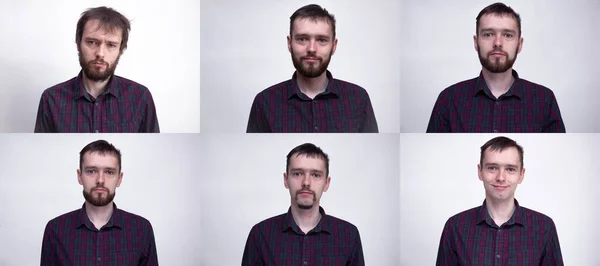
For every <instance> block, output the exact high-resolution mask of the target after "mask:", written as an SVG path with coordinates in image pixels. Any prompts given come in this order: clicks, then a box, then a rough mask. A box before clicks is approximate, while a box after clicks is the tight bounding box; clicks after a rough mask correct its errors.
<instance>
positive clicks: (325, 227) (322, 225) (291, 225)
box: [281, 206, 332, 234]
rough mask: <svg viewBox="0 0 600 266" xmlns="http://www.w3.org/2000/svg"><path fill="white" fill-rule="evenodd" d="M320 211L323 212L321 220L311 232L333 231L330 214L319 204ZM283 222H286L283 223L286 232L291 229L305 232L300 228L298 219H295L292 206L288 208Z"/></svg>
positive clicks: (299, 232) (283, 230)
mask: <svg viewBox="0 0 600 266" xmlns="http://www.w3.org/2000/svg"><path fill="white" fill-rule="evenodd" d="M319 213H321V220H320V221H319V223H317V226H315V228H313V229H312V230H310V232H309V233H319V232H321V231H323V232H327V233H331V232H332V225H331V220H330V218H329V216H327V215H326V214H325V209H323V207H321V206H319ZM283 223H284V224H283V226H282V230H281V231H282V232H285V231H287V230H290V229H291V230H293V231H294V232H296V233H298V234H303V233H302V230H300V227H299V226H298V225H297V224H296V221H294V216H293V215H292V207H290V208H288V212H287V213H286V214H285V216H284V218H283Z"/></svg>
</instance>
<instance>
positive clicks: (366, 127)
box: [360, 94, 379, 133]
mask: <svg viewBox="0 0 600 266" xmlns="http://www.w3.org/2000/svg"><path fill="white" fill-rule="evenodd" d="M365 102H366V104H365V118H364V120H363V123H362V125H361V126H360V132H361V133H379V127H378V126H377V119H375V112H374V111H373V105H372V104H371V98H370V97H369V95H368V94H367V95H365Z"/></svg>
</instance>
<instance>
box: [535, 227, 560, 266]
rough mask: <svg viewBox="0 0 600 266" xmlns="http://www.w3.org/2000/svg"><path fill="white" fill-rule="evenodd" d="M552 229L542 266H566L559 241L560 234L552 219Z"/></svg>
mask: <svg viewBox="0 0 600 266" xmlns="http://www.w3.org/2000/svg"><path fill="white" fill-rule="evenodd" d="M549 227H550V230H549V234H548V241H547V242H546V246H545V248H544V252H543V254H544V255H543V257H542V263H541V264H540V265H542V266H564V265H565V264H564V263H563V259H562V252H561V251H560V243H559V241H558V234H557V232H556V226H555V225H554V222H553V221H552V220H550V226H549Z"/></svg>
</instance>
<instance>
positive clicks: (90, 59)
mask: <svg viewBox="0 0 600 266" xmlns="http://www.w3.org/2000/svg"><path fill="white" fill-rule="evenodd" d="M99 23H100V21H99V20H97V19H92V20H89V21H88V22H87V23H86V24H85V26H84V29H83V35H82V37H81V44H79V45H78V47H77V49H78V51H79V64H80V65H81V68H83V73H84V74H85V75H86V77H87V78H88V79H90V80H92V81H104V80H107V79H108V78H110V77H111V76H112V75H113V74H114V73H115V69H116V68H117V64H118V63H119V58H120V56H121V48H120V47H121V39H122V35H121V34H122V30H121V29H115V30H114V31H112V32H111V31H109V30H108V29H107V28H106V27H100V28H98V26H99Z"/></svg>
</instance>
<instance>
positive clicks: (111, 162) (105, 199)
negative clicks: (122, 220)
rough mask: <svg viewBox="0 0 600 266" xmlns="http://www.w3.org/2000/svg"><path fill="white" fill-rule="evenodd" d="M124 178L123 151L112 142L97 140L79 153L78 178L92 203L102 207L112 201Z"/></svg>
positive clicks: (84, 193) (84, 194)
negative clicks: (122, 168)
mask: <svg viewBox="0 0 600 266" xmlns="http://www.w3.org/2000/svg"><path fill="white" fill-rule="evenodd" d="M122 179H123V173H122V172H121V152H120V151H119V150H118V149H117V148H115V146H113V145H112V144H110V143H108V142H106V141H105V140H97V141H94V142H92V143H90V144H88V145H86V146H85V147H84V148H83V149H82V150H81V152H80V153H79V169H77V180H78V181H79V184H80V185H82V186H83V197H84V198H85V200H86V201H87V202H89V203H90V204H92V205H94V206H98V207H101V206H106V205H108V204H110V203H112V201H113V199H114V197H115V194H116V188H117V187H119V186H120V185H121V181H122Z"/></svg>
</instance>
